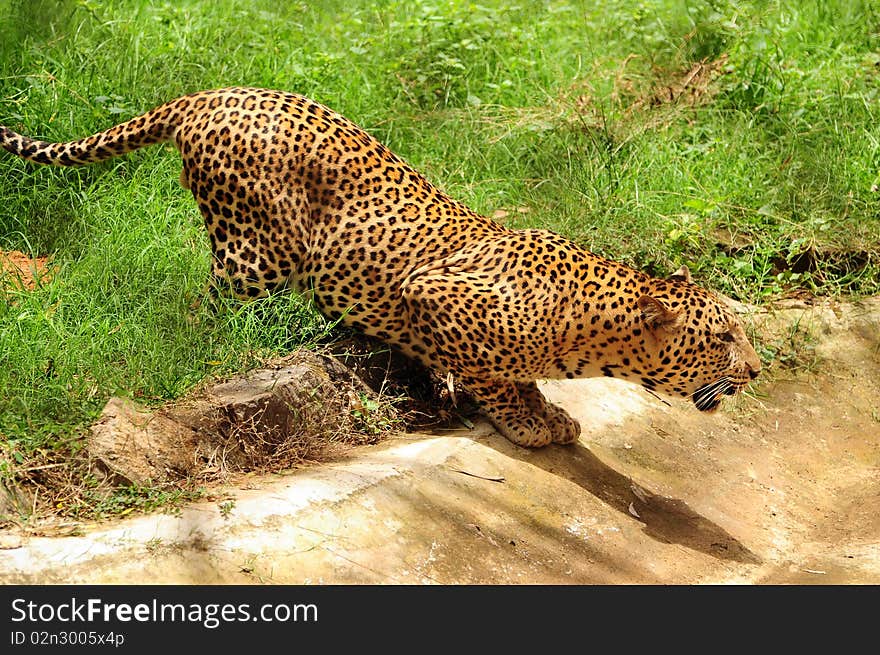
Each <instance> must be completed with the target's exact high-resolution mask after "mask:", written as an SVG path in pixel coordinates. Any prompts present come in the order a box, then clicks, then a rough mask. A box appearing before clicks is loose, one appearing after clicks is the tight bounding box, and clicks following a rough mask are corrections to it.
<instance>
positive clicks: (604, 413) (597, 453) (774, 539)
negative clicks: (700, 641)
mask: <svg viewBox="0 0 880 655" xmlns="http://www.w3.org/2000/svg"><path fill="white" fill-rule="evenodd" d="M754 322H755V325H756V329H757V330H758V332H759V333H760V334H761V335H762V336H761V337H760V341H761V343H762V344H763V346H764V347H765V348H766V349H770V350H772V351H773V352H775V353H776V359H775V362H774V364H773V365H772V366H770V367H769V370H768V371H767V373H766V375H765V376H764V381H763V383H762V385H761V386H759V387H758V390H757V395H754V396H751V397H746V398H740V399H738V400H736V401H735V403H734V404H732V405H728V406H727V407H725V408H724V409H723V410H722V411H720V412H719V413H717V414H715V415H713V416H706V415H704V414H700V413H698V412H697V411H696V410H695V409H694V408H692V407H691V406H689V405H686V404H684V403H681V402H677V401H674V402H672V403H671V404H667V403H664V402H662V401H660V400H658V399H656V398H654V397H652V396H650V395H648V394H646V393H644V392H643V391H642V390H641V389H639V388H637V387H634V386H631V385H628V384H626V383H623V382H618V381H614V380H604V379H599V380H576V381H564V382H551V383H548V384H546V385H545V392H546V393H547V394H548V396H550V397H551V398H553V399H555V400H556V401H557V402H559V403H561V404H563V405H564V406H566V407H567V408H568V409H569V411H571V412H572V413H573V414H574V415H576V416H577V417H578V418H579V419H580V420H581V422H582V424H583V426H584V434H583V436H582V437H581V440H580V443H578V444H576V445H574V446H569V447H562V446H552V447H549V448H546V449H542V450H539V451H529V450H525V449H521V448H517V447H516V446H513V445H512V444H510V443H509V442H507V441H506V440H505V439H503V438H502V437H500V436H499V435H497V434H496V433H495V432H494V431H493V430H492V429H491V428H490V427H489V426H487V425H486V424H483V423H480V424H478V425H477V426H476V428H475V429H473V430H469V429H466V428H461V429H457V430H450V431H446V432H444V433H434V434H406V435H400V436H397V437H394V438H391V439H389V440H387V441H386V442H384V443H382V444H379V445H375V446H364V447H359V448H356V449H354V450H353V451H351V452H350V454H349V455H348V456H347V457H346V458H345V459H343V460H341V461H337V462H333V463H328V464H322V465H318V466H315V467H312V468H309V469H305V470H302V471H299V472H296V473H292V474H289V475H283V476H245V477H243V478H240V479H239V480H238V483H237V484H234V485H227V486H225V487H223V488H218V489H217V490H216V495H215V496H214V498H216V500H215V501H214V502H202V503H198V504H194V505H191V506H188V507H186V508H184V509H183V511H182V512H181V513H180V514H179V515H153V516H143V517H138V518H134V519H127V520H121V521H115V522H112V523H107V524H102V525H98V526H93V527H89V526H79V527H78V529H79V530H81V531H82V532H83V534H82V536H69V537H57V538H48V537H27V536H22V535H20V536H19V538H18V542H17V543H16V542H15V541H9V542H8V544H7V545H8V546H13V547H7V549H5V550H0V571H2V572H3V573H0V580H2V581H4V582H60V581H66V582H123V581H126V580H130V579H131V576H132V575H134V574H135V573H136V574H137V575H138V579H139V580H142V581H143V582H181V583H196V582H203V583H220V582H235V583H241V582H255V583H260V582H280V583H332V582H335V583H535V582H547V583H583V584H593V583H639V584H653V583H684V584H692V583H716V582H732V583H880V516H878V514H877V512H876V507H877V506H878V501H880V400H878V399H880V299H874V300H870V301H866V302H864V303H857V304H837V303H823V304H821V305H817V306H809V305H802V306H794V307H789V308H787V309H784V310H780V311H776V312H773V313H761V314H758V315H756V316H755V317H754ZM783 362H784V364H783ZM9 536H10V535H7V537H9ZM15 546H17V547H15Z"/></svg>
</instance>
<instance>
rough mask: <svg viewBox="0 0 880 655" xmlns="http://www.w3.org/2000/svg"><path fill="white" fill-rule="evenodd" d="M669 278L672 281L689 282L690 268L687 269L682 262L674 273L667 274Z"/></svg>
mask: <svg viewBox="0 0 880 655" xmlns="http://www.w3.org/2000/svg"><path fill="white" fill-rule="evenodd" d="M669 280H671V281H672V282H690V281H691V269H689V268H688V267H687V266H685V265H684V264H682V265H681V268H679V269H678V270H677V271H675V273H673V274H672V275H670V276H669Z"/></svg>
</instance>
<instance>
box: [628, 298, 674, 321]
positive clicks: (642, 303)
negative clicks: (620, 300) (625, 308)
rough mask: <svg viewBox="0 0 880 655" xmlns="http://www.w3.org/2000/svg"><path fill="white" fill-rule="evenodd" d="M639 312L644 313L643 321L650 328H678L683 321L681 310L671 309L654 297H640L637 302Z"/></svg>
mask: <svg viewBox="0 0 880 655" xmlns="http://www.w3.org/2000/svg"><path fill="white" fill-rule="evenodd" d="M636 303H637V304H638V306H639V310H640V311H641V312H642V320H644V321H645V325H647V326H648V327H649V328H655V327H660V328H667V329H671V328H674V327H677V326H678V324H679V322H680V320H681V310H680V309H678V310H672V309H669V308H668V307H667V306H666V305H664V304H663V303H662V302H660V301H659V300H657V299H656V298H654V297H652V296H639V299H638V300H637V301H636Z"/></svg>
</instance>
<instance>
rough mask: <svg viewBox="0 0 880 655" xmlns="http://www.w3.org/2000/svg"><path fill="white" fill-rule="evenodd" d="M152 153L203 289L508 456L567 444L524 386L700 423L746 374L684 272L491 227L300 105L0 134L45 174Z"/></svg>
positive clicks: (746, 351)
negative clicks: (360, 335) (167, 144)
mask: <svg viewBox="0 0 880 655" xmlns="http://www.w3.org/2000/svg"><path fill="white" fill-rule="evenodd" d="M163 141H173V142H174V144H175V145H176V146H177V148H178V150H179V151H180V154H181V157H182V159H183V171H182V173H181V176H180V181H181V184H182V185H183V186H184V187H186V188H188V189H190V190H191V191H192V194H193V197H194V198H195V200H196V202H197V204H198V206H199V209H200V210H201V213H202V215H203V216H204V219H205V225H206V227H207V231H208V234H209V236H210V240H211V248H212V250H213V255H214V256H213V260H212V261H213V267H212V273H213V276H214V278H215V279H216V280H217V281H222V282H224V283H228V284H230V285H231V287H232V289H233V291H234V292H235V293H236V294H237V295H239V296H242V297H257V296H260V295H262V294H265V293H266V292H267V291H268V290H271V289H276V288H284V287H290V288H293V289H295V290H296V291H298V292H300V293H305V294H311V295H312V297H313V298H314V301H315V303H316V305H317V307H318V308H319V309H320V310H321V311H322V312H323V313H324V314H326V315H327V316H330V317H342V320H343V321H344V322H345V323H347V324H349V325H351V326H353V327H355V328H358V329H360V330H362V331H363V332H365V333H367V334H370V335H372V336H375V337H378V338H379V339H382V340H384V341H386V342H388V343H390V344H393V345H394V346H396V347H398V348H399V349H400V350H402V351H403V352H404V353H407V354H408V355H410V356H412V357H415V358H418V359H419V360H421V361H422V362H423V363H424V364H426V365H428V366H429V367H432V368H434V369H436V370H437V371H439V372H441V373H447V372H451V373H452V374H453V376H454V377H455V378H456V379H457V380H458V381H459V382H460V383H461V384H462V385H463V386H464V387H465V388H466V389H468V390H469V391H470V392H471V393H472V394H473V395H474V396H475V397H476V398H477V399H478V400H480V401H481V403H482V405H483V408H484V411H485V413H486V414H487V415H488V417H489V418H490V419H491V420H492V422H493V423H494V424H495V425H496V426H497V428H498V429H499V430H500V431H501V432H502V434H504V435H505V436H507V437H508V438H509V439H510V440H511V441H513V442H515V443H517V444H520V445H524V446H542V445H545V444H548V443H550V442H552V441H556V442H560V443H569V442H572V441H574V440H576V439H577V438H578V435H579V433H580V427H579V426H578V424H577V422H576V421H574V420H573V419H572V418H571V417H570V416H569V415H568V414H567V413H566V412H565V411H563V410H562V409H560V408H558V407H556V406H554V405H552V404H549V403H547V402H546V401H545V399H544V397H543V396H542V395H541V392H540V391H539V390H538V388H537V386H536V384H535V380H538V379H544V378H574V377H585V376H597V375H606V376H611V377H620V378H624V379H628V380H631V381H633V382H635V383H637V384H641V385H642V386H644V387H646V388H647V389H650V390H653V391H660V392H665V393H668V394H673V395H678V396H684V397H691V398H693V400H694V402H695V403H696V405H697V407H698V408H699V409H701V410H712V409H715V408H716V407H717V406H718V404H719V402H720V399H721V397H722V396H723V395H725V394H730V395H732V394H734V393H736V392H737V391H738V390H739V389H741V388H742V387H743V386H744V385H745V384H747V383H748V382H749V381H750V380H751V379H752V378H754V377H755V376H757V374H758V372H759V371H760V369H761V364H760V360H759V359H758V356H757V355H756V354H755V351H754V350H753V348H752V346H751V345H750V344H749V341H748V339H747V338H746V335H745V333H744V332H743V328H742V326H741V324H740V322H739V321H738V320H737V318H736V317H735V316H734V315H733V314H732V313H731V311H730V310H728V309H727V308H726V307H725V306H724V305H723V304H721V303H720V302H719V300H718V299H716V298H715V297H714V296H713V295H712V294H711V293H709V292H708V291H706V290H704V289H702V288H700V287H698V286H695V285H694V284H692V283H691V281H690V276H689V274H688V273H687V270H686V269H683V270H682V271H679V272H678V273H677V274H676V275H674V276H673V277H672V278H670V279H668V280H662V279H655V278H651V277H649V276H648V275H646V274H644V273H642V272H639V271H637V270H634V269H632V268H629V267H627V266H624V265H623V264H620V263H617V262H614V261H609V260H607V259H604V258H602V257H600V256H598V255H595V254H592V253H590V252H587V251H586V250H584V249H582V248H581V247H579V246H578V245H577V244H575V243H573V242H571V241H569V240H567V239H564V238H563V237H561V236H558V235H556V234H553V233H552V232H547V231H544V230H511V229H508V228H506V227H504V226H502V225H500V224H498V223H496V222H494V221H492V220H490V219H488V218H486V217H483V216H480V215H479V214H477V213H475V212H473V211H472V210H470V209H469V208H467V207H466V206H464V205H463V204H461V203H460V202H457V201H456V200H453V199H452V198H450V197H449V196H447V195H446V194H445V193H443V192H442V191H440V190H439V189H438V188H437V187H435V186H434V185H432V184H431V183H430V182H428V181H427V180H426V179H425V178H424V177H423V176H422V175H420V174H419V173H418V172H417V171H415V170H413V169H412V168H410V167H409V166H408V165H407V164H405V163H404V162H403V161H402V160H401V159H399V158H398V157H397V156H396V155H394V154H393V153H392V152H391V151H389V150H388V148H386V147H385V146H384V145H382V144H381V143H379V142H378V141H377V140H376V139H374V138H373V137H371V136H370V135H369V134H367V133H366V132H365V131H363V130H361V129H360V128H359V127H357V126H356V125H355V124H353V123H352V122H350V121H348V120H347V119H345V118H343V117H342V116H340V115H339V114H337V113H336V112H334V111H332V110H330V109H328V108H327V107H324V106H322V105H320V104H318V103H316V102H313V101H311V100H309V99H307V98H305V97H303V96H299V95H294V94H290V93H283V92H280V91H269V90H263V89H252V88H230V89H222V90H216V91H203V92H200V93H194V94H192V95H187V96H184V97H181V98H178V99H177V100H173V101H171V102H168V103H166V104H164V105H161V106H160V107H157V108H156V109H153V110H152V111H149V112H147V113H146V114H144V115H143V116H140V117H137V118H134V119H132V120H130V121H128V122H126V123H123V124H121V125H117V126H116V127H112V128H110V129H108V130H106V131H104V132H99V133H97V134H95V135H93V136H90V137H87V138H85V139H81V140H79V141H73V142H69V143H58V144H53V143H46V142H42V141H36V140H32V139H29V138H27V137H24V136H21V135H19V134H16V133H15V132H13V131H12V130H10V129H8V128H4V127H0V145H2V146H3V147H4V148H5V149H6V150H8V151H9V152H11V153H13V154H15V155H18V156H20V157H24V158H25V159H28V160H30V161H33V162H37V163H40V164H54V165H60V166H77V165H83V164H90V163H93V162H98V161H103V160H106V159H109V158H111V157H116V156H119V155H122V154H124V153H126V152H129V151H131V150H134V149H136V148H142V147H144V146H148V145H151V144H155V143H160V142H163Z"/></svg>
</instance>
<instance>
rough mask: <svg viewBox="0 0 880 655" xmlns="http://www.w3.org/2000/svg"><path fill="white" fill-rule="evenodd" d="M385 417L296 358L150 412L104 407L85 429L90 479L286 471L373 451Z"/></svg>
mask: <svg viewBox="0 0 880 655" xmlns="http://www.w3.org/2000/svg"><path fill="white" fill-rule="evenodd" d="M397 423H398V417H397V414H396V412H395V411H394V409H393V407H392V406H391V404H390V403H388V402H383V401H382V400H381V398H380V397H379V396H378V395H377V394H376V393H375V392H373V391H372V390H370V389H369V388H368V387H367V386H366V385H365V384H364V383H363V382H361V381H360V380H359V379H358V378H357V377H356V376H355V375H354V374H353V373H352V372H351V371H350V370H348V369H347V368H346V367H345V366H343V365H342V364H340V363H339V362H338V361H336V360H335V359H334V358H332V357H329V356H326V355H321V354H318V353H315V352H311V351H299V352H296V353H294V354H292V355H289V356H288V357H285V358H283V359H280V360H278V361H276V362H275V363H274V364H273V365H272V366H270V367H267V368H263V369H258V370H255V371H251V372H250V373H248V374H246V375H244V376H242V377H238V378H233V379H230V380H226V381H224V382H220V383H217V384H214V385H212V386H210V387H208V388H206V389H204V390H202V391H201V392H199V393H197V394H195V395H193V396H192V397H189V398H185V399H183V400H181V401H179V402H176V403H173V404H170V405H167V406H164V407H162V408H159V409H156V410H150V409H145V408H143V407H141V406H139V405H137V404H136V403H134V402H133V401H131V400H128V399H123V398H111V399H110V401H109V402H108V403H107V405H106V407H105V408H104V411H103V412H102V415H101V418H100V419H99V420H98V422H97V423H95V425H93V426H92V428H91V431H90V435H89V437H88V451H89V453H90V455H91V457H92V461H93V465H94V469H95V470H96V471H98V472H101V473H103V474H104V475H105V476H107V477H109V478H111V480H112V481H113V482H115V483H117V484H148V483H149V484H156V483H158V482H162V481H170V480H175V479H180V478H183V477H188V476H192V475H200V474H201V475H205V474H218V473H223V472H226V471H245V470H255V469H261V468H262V469H265V468H275V469H277V468H287V467H289V466H291V465H295V464H298V463H301V462H302V461H304V460H307V459H314V458H316V457H320V456H321V455H322V454H324V453H326V452H327V451H328V449H331V448H332V446H333V445H334V444H339V443H364V442H370V441H375V440H377V439H378V437H379V435H380V434H381V433H382V432H383V431H387V430H390V429H392V428H393V427H394V426H395V425H396V424H397Z"/></svg>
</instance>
